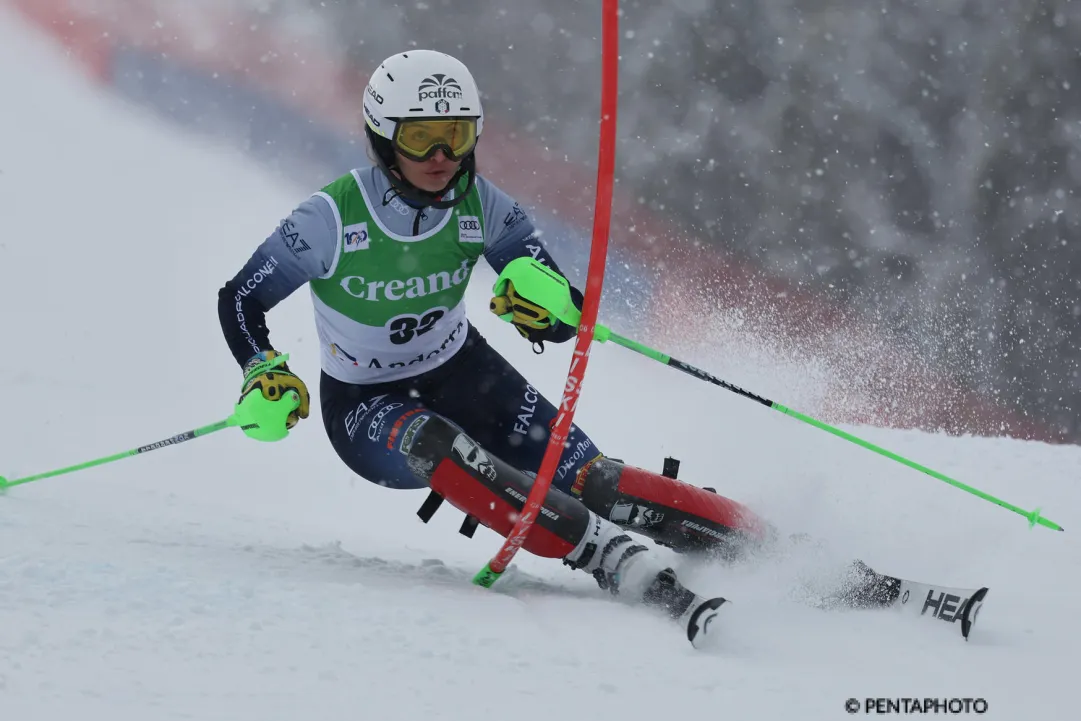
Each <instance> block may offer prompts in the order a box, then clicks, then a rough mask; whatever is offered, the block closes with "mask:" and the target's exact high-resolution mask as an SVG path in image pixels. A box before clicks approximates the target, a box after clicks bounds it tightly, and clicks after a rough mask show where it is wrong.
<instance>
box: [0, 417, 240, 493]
mask: <svg viewBox="0 0 1081 721" xmlns="http://www.w3.org/2000/svg"><path fill="white" fill-rule="evenodd" d="M238 423H239V422H238V421H237V417H236V416H235V415H232V416H229V417H228V418H226V419H225V420H223V421H218V422H217V423H211V424H210V425H208V426H203V427H201V428H196V429H195V430H191V431H185V432H184V433H178V434H177V435H175V436H170V437H169V438H165V439H163V440H160V441H157V442H155V443H149V444H147V445H145V446H139V447H138V448H133V449H131V450H130V451H122V452H120V453H114V454H113V455H111V456H105V457H104V458H97V459H95V460H92V461H86V462H85V463H77V464H75V465H74V466H68V467H66V468H60V469H57V470H55V471H47V472H45V473H37V474H35V475H33V476H27V477H26V478H15V479H13V480H10V481H9V480H8V479H6V478H4V477H3V476H0V493H2V492H4V491H6V490H7V489H9V488H14V487H15V486H21V485H23V484H24V483H32V482H33V481H40V480H42V479H44V478H52V477H54V476H61V475H64V474H65V473H74V472H75V471H81V470H83V469H86V468H93V467H94V466H101V465H104V464H106V463H112V462H113V461H119V460H121V459H124V458H130V457H131V456H137V455H140V454H142V453H149V452H150V451H156V450H158V449H159V448H165V447H166V446H175V445H176V444H178V443H183V442H184V441H190V440H192V439H194V438H200V437H202V436H205V435H209V434H211V433H215V432H217V431H220V430H222V429H225V428H228V427H230V426H235V425H238Z"/></svg>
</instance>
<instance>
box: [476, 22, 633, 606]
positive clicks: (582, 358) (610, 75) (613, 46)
mask: <svg viewBox="0 0 1081 721" xmlns="http://www.w3.org/2000/svg"><path fill="white" fill-rule="evenodd" d="M601 14H602V28H601V130H600V133H601V137H600V150H599V153H598V159H597V200H596V206H595V208H594V214H593V242H592V244H591V246H590V251H589V271H588V277H587V279H586V290H585V300H584V301H583V304H582V320H581V322H580V323H579V324H578V338H577V340H576V341H575V344H574V356H573V357H572V358H571V367H570V370H569V371H568V372H567V382H566V385H565V386H564V389H563V399H562V401H561V402H560V404H559V415H557V416H556V421H555V424H554V426H553V427H552V434H551V436H549V438H548V448H547V449H546V450H545V452H544V458H543V460H541V466H540V471H538V473H537V478H536V480H535V481H534V482H533V488H532V490H530V492H529V497H528V498H527V499H526V502H525V505H524V506H523V508H522V512H521V513H520V514H519V515H518V521H517V522H516V523H515V524H514V528H513V529H511V532H510V534H509V535H508V536H507V540H506V541H504V542H503V547H502V548H500V549H499V553H497V554H496V555H495V556H493V557H492V560H490V561H489V562H488V565H486V566H485V567H484V568H483V569H481V570H480V572H479V573H477V575H476V576H474V578H473V583H475V584H477V585H478V586H484V587H485V588H489V587H491V585H492V584H493V583H495V582H496V580H498V579H499V577H500V576H501V575H502V574H503V572H504V571H506V570H507V566H509V565H510V562H511V561H512V560H513V559H514V556H515V554H516V553H518V549H520V548H521V547H522V545H523V544H524V543H525V540H526V537H527V536H528V535H529V532H530V531H531V530H532V529H533V524H534V523H535V522H536V520H537V517H538V516H539V515H540V509H541V507H542V506H543V505H544V499H545V497H546V496H547V495H548V488H549V487H550V486H551V485H552V478H553V477H554V476H555V472H556V468H557V467H558V466H559V459H560V457H561V456H562V455H563V446H564V444H565V443H566V442H567V436H568V435H569V434H570V428H571V423H572V421H573V420H574V409H575V408H576V407H577V406H578V396H579V395H580V394H581V392H582V381H583V379H584V378H585V374H586V365H587V364H588V362H589V348H590V345H591V344H592V343H593V332H594V329H595V328H596V325H597V313H598V311H599V310H600V304H601V290H602V289H603V288H604V264H605V261H606V260H607V257H608V231H609V228H610V226H611V223H612V187H613V185H614V183H615V172H616V109H617V94H616V90H617V87H618V81H619V0H604V2H603V4H602V6H601Z"/></svg>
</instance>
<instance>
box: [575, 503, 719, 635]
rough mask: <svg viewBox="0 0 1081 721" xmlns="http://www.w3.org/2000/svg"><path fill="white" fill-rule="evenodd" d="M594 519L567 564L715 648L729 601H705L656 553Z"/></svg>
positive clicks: (623, 598)
mask: <svg viewBox="0 0 1081 721" xmlns="http://www.w3.org/2000/svg"><path fill="white" fill-rule="evenodd" d="M590 515H591V516H592V519H590V520H591V525H590V531H589V532H588V533H587V534H586V535H585V537H584V538H583V539H582V541H581V542H580V543H579V544H578V546H577V547H575V549H574V550H573V551H571V553H569V554H567V556H566V557H565V558H564V559H563V562H564V563H565V564H566V565H568V566H570V567H572V568H575V569H580V570H583V571H585V572H586V573H589V574H592V576H593V578H594V579H596V581H597V584H598V585H599V586H600V587H601V588H602V589H606V590H608V591H610V592H611V593H612V594H613V595H615V596H618V597H619V599H620V600H622V601H625V602H627V603H643V604H645V605H646V606H650V607H652V608H657V609H660V610H662V611H664V612H665V613H667V614H668V615H669V616H670V617H671V618H672V619H674V620H676V621H677V622H678V623H679V624H680V626H681V627H682V628H683V629H685V631H686V633H687V640H688V641H690V642H691V645H692V646H694V647H695V648H706V647H711V646H713V645H714V644H715V642H716V640H717V638H716V634H717V631H716V629H713V628H711V624H712V622H713V620H714V619H715V618H716V616H717V614H718V613H719V611H720V609H721V607H722V606H723V605H724V604H725V603H726V601H725V599H723V598H719V597H718V598H703V597H702V596H699V595H697V594H696V593H694V592H693V591H691V590H689V589H687V588H685V587H684V586H683V585H682V584H680V582H679V580H678V579H677V578H676V574H675V572H674V571H673V570H672V569H671V568H667V567H665V564H664V563H662V562H661V560H660V559H659V558H657V556H656V554H655V553H654V552H653V551H651V550H650V549H649V548H647V547H646V546H643V545H641V544H639V543H636V542H635V541H634V539H632V538H631V537H630V536H628V535H627V534H626V533H624V532H623V530H622V529H621V528H619V527H618V526H616V525H615V524H614V523H612V522H611V521H608V520H606V519H604V518H601V517H600V516H598V515H596V514H595V513H591V514H590Z"/></svg>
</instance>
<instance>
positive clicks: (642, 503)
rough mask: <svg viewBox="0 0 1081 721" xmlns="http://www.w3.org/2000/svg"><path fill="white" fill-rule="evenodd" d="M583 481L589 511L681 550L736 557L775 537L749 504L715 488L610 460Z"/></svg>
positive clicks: (592, 468)
mask: <svg viewBox="0 0 1081 721" xmlns="http://www.w3.org/2000/svg"><path fill="white" fill-rule="evenodd" d="M581 485H582V502H583V503H585V505H586V506H588V507H589V509H590V510H591V511H594V512H595V513H597V514H599V515H601V516H603V517H604V518H607V519H609V520H611V521H613V522H614V523H616V524H618V525H619V526H621V527H623V528H626V529H628V530H632V531H636V532H638V533H641V534H643V535H645V536H648V537H650V538H652V539H654V540H656V541H657V542H658V543H661V544H663V545H665V546H670V547H672V548H674V549H676V550H677V551H706V552H710V553H715V554H717V555H719V556H721V557H724V558H728V559H732V558H735V557H737V556H739V555H740V554H741V553H742V552H744V551H745V550H747V549H748V548H749V547H753V546H757V545H760V544H763V543H766V542H768V541H770V540H771V539H772V538H773V535H774V532H773V529H772V527H771V526H770V525H769V524H768V523H767V522H766V521H764V520H763V519H762V518H760V517H759V516H757V515H755V513H754V512H753V511H751V510H750V509H749V508H747V507H746V506H743V505H741V504H739V503H736V502H735V501H732V500H730V499H728V498H725V497H724V496H721V495H718V494H717V493H716V492H713V491H707V490H706V489H704V488H699V487H697V486H692V485H691V484H689V483H685V482H683V481H679V480H676V479H674V478H668V477H667V476H663V475H661V474H658V473H653V472H652V471H646V470H643V469H641V468H635V467H634V466H628V465H624V464H623V463H620V462H619V461H614V460H611V459H608V458H602V459H600V460H599V461H597V462H596V463H594V464H592V465H591V466H590V467H589V468H588V469H586V470H585V472H584V474H583V478H582V480H581Z"/></svg>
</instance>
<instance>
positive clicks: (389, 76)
mask: <svg viewBox="0 0 1081 721" xmlns="http://www.w3.org/2000/svg"><path fill="white" fill-rule="evenodd" d="M387 77H388V78H390V82H392V83H393V82H394V76H393V75H391V74H390V73H387Z"/></svg>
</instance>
